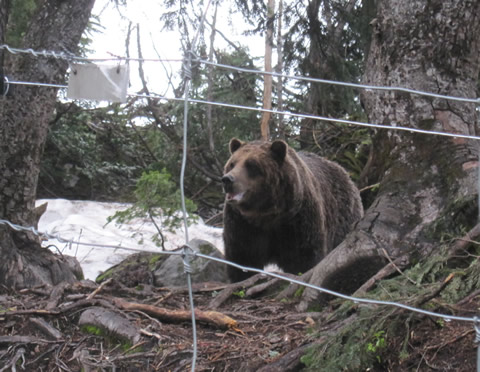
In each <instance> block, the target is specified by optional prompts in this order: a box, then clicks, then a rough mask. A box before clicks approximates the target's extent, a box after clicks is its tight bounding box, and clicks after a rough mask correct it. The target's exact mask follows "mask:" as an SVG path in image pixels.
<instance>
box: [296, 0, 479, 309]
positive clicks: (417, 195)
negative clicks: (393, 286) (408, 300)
mask: <svg viewBox="0 0 480 372" xmlns="http://www.w3.org/2000/svg"><path fill="white" fill-rule="evenodd" d="M478 14H480V2H479V1H468V2H467V1H462V0H448V1H444V0H434V1H428V2H426V1H421V0H415V1H400V0H385V1H380V2H378V9H377V16H376V18H375V19H374V20H372V22H371V25H372V44H371V47H370V51H369V55H368V59H367V62H366V68H365V74H364V79H363V81H364V83H366V84H371V85H385V86H401V87H407V88H411V89H416V90H422V91H428V92H433V93H439V94H443V95H451V96H458V97H469V98H474V97H477V96H478V92H477V82H478V77H479V66H480V58H479V57H480V55H479V52H480V17H478ZM362 102H363V104H364V107H365V110H366V112H367V114H368V119H369V121H370V122H372V123H378V124H384V125H391V126H403V127H411V128H420V129H428V130H433V131H442V132H450V133H459V134H469V135H477V134H478V133H479V128H478V121H477V112H476V106H475V104H473V103H463V102H457V101H447V100H444V99H439V98H431V97H424V96H420V95H415V94H409V93H401V92H383V91H372V90H369V91H364V92H363V93H362ZM479 146H480V142H478V141H476V142H475V141H472V140H466V139H460V138H452V137H441V136H435V135H426V134H414V133H410V132H401V131H394V130H388V131H387V130H383V129H379V130H378V131H377V133H376V134H375V136H374V138H373V144H372V149H373V157H372V161H371V163H370V168H369V169H368V175H369V182H370V183H371V184H373V183H377V182H378V183H379V185H380V186H379V189H378V193H377V195H376V198H375V200H374V202H373V203H372V205H371V206H370V207H369V208H368V209H367V210H366V213H365V217H364V218H363V220H362V221H361V222H360V223H359V224H358V225H357V227H356V229H355V231H354V232H352V233H351V234H350V235H349V236H348V237H347V239H346V240H345V241H344V242H343V243H342V244H341V245H339V246H338V247H337V248H336V249H335V250H334V251H333V252H332V253H331V254H330V255H329V256H327V257H326V258H325V259H324V260H323V261H322V262H321V263H320V264H319V265H317V267H316V268H315V269H314V271H313V274H312V277H311V283H313V284H315V285H320V286H327V287H331V288H333V289H339V290H345V291H349V292H352V291H354V290H355V289H357V288H358V287H359V286H360V285H361V284H362V282H364V281H365V280H366V279H367V278H369V277H370V276H372V275H373V274H375V273H376V272H377V271H378V270H379V269H380V268H382V267H383V266H384V265H385V264H386V263H388V261H387V260H386V258H385V257H386V255H387V254H388V256H389V257H390V259H392V260H395V259H396V258H399V257H403V258H404V263H408V262H410V261H411V259H412V258H413V257H415V258H419V257H425V256H427V255H428V254H429V253H430V252H431V251H432V250H435V249H436V247H438V245H439V244H440V240H441V238H442V237H445V236H446V237H453V236H459V235H460V234H461V233H462V231H463V230H464V229H465V228H469V227H471V226H473V225H474V224H475V223H476V219H477V205H476V204H477V203H476V200H477V186H476V185H477V175H478V148H479ZM333 283H335V284H333ZM316 298H317V292H316V291H313V290H310V289H307V290H305V292H304V297H303V302H302V304H301V305H300V307H301V308H305V307H306V306H307V305H308V304H309V303H310V302H311V301H312V300H314V299H316Z"/></svg>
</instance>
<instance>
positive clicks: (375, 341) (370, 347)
mask: <svg viewBox="0 0 480 372" xmlns="http://www.w3.org/2000/svg"><path fill="white" fill-rule="evenodd" d="M386 346H387V342H386V341H385V331H378V332H375V333H374V334H373V337H372V339H371V341H370V342H369V343H367V352H369V353H373V354H375V358H376V359H377V360H378V361H379V362H381V361H382V360H381V357H380V355H378V352H379V351H381V350H382V349H385V347H386Z"/></svg>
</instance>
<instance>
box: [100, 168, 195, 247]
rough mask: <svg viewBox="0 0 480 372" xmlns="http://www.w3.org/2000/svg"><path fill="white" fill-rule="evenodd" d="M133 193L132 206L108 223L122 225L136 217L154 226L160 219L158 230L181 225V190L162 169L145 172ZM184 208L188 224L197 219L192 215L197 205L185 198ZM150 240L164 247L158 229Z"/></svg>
mask: <svg viewBox="0 0 480 372" xmlns="http://www.w3.org/2000/svg"><path fill="white" fill-rule="evenodd" d="M134 194H135V202H134V203H133V205H132V206H131V207H129V208H127V209H125V210H123V211H119V212H116V213H115V214H114V215H113V216H111V217H109V218H108V223H110V222H111V221H115V222H116V223H118V224H123V223H128V222H130V221H132V220H134V219H138V218H140V219H144V218H149V219H150V220H151V221H152V222H154V223H156V220H157V219H159V220H160V221H161V227H162V228H165V229H168V230H170V231H173V230H175V229H176V228H179V227H180V226H181V223H182V222H183V218H182V215H181V213H180V212H179V210H180V209H181V208H182V205H181V194H180V190H179V189H178V187H177V185H176V184H175V183H174V182H172V180H171V175H170V174H169V173H168V172H167V171H166V170H165V169H163V170H162V171H150V172H144V173H143V174H142V176H141V177H140V179H139V180H138V181H137V186H136V190H135V193H134ZM185 207H186V211H187V213H188V218H187V219H188V221H189V222H194V221H195V220H196V218H197V217H196V216H195V215H194V214H193V213H194V212H195V211H196V205H195V204H194V203H193V202H192V201H191V200H189V199H185ZM153 241H154V242H155V244H156V245H157V246H162V245H163V243H164V237H163V234H162V233H161V230H158V233H157V234H155V235H154V237H153Z"/></svg>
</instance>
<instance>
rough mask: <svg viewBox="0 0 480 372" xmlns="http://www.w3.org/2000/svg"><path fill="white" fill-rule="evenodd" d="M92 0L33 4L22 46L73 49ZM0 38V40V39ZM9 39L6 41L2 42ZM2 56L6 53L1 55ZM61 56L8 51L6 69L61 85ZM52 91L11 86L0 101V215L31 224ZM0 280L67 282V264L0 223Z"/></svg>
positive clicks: (64, 65) (24, 78) (13, 285)
mask: <svg viewBox="0 0 480 372" xmlns="http://www.w3.org/2000/svg"><path fill="white" fill-rule="evenodd" d="M93 4H94V0H88V1H75V0H63V1H58V0H48V1H43V2H39V3H38V5H37V6H38V9H35V11H34V12H33V14H34V16H33V17H32V19H31V21H30V24H29V27H28V30H27V32H26V34H25V36H24V39H23V47H24V48H32V49H33V50H37V51H41V50H52V51H58V52H71V53H76V52H77V50H78V49H77V48H78V44H79V41H80V38H81V36H82V33H83V31H84V29H85V27H86V26H87V23H88V20H89V18H90V13H91V9H92V7H93ZM2 39H3V38H2ZM7 42H8V40H7ZM6 57H7V55H6ZM67 67H68V63H67V61H65V60H61V59H55V58H50V57H49V58H47V57H42V56H39V57H34V56H33V55H30V54H15V55H8V60H6V64H5V70H7V73H8V74H9V75H10V76H11V77H12V78H14V79H15V80H18V81H27V82H41V83H53V84H59V83H63V82H64V80H65V73H66V70H67ZM56 97H57V89H54V88H47V87H35V86H20V85H18V86H15V89H14V92H13V93H12V94H11V95H9V96H8V97H3V98H1V104H0V144H1V145H0V146H1V150H0V174H1V175H2V176H1V178H0V218H2V219H6V220H9V221H11V222H13V223H16V224H19V225H25V226H33V225H35V224H36V223H37V222H38V221H36V220H35V213H34V206H35V198H36V187H37V180H38V174H39V166H40V158H41V155H42V151H43V146H44V143H45V140H46V136H47V131H48V123H49V121H50V119H51V117H52V115H53V111H54V104H55V101H56ZM0 259H1V260H2V265H0V284H2V285H4V286H7V287H10V288H21V287H30V286H36V285H42V284H55V283H58V282H61V281H71V280H73V279H74V276H73V274H72V272H71V270H70V269H69V267H68V266H67V264H66V263H65V262H64V261H63V260H60V259H59V258H58V257H56V256H54V255H53V254H52V253H51V252H50V251H48V250H45V249H41V248H40V244H39V239H38V237H35V236H33V234H26V233H22V232H16V231H13V230H11V229H10V228H9V227H8V226H5V225H0Z"/></svg>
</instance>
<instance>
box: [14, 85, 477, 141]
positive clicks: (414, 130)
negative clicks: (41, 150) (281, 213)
mask: <svg viewBox="0 0 480 372" xmlns="http://www.w3.org/2000/svg"><path fill="white" fill-rule="evenodd" d="M9 84H12V85H27V86H41V87H51V88H57V89H67V88H68V86H67V85H60V84H48V83H34V82H25V81H9ZM128 96H130V97H137V98H146V99H161V100H167V101H181V102H183V101H184V98H182V97H167V96H164V95H160V94H156V93H151V94H150V95H147V94H134V93H131V94H128ZM189 102H192V103H198V104H206V105H212V106H220V107H228V108H234V109H242V110H249V111H256V112H269V113H272V114H276V115H285V116H291V117H297V118H302V119H312V120H320V121H327V122H332V123H340V124H348V125H356V126H361V127H368V128H377V129H390V130H399V131H404V132H411V133H421V134H431V135H437V136H444V137H453V138H464V139H472V140H480V137H479V136H473V135H469V134H460V133H448V132H441V131H432V130H426V129H418V128H409V127H402V126H391V125H385V124H374V123H365V122H362V121H355V120H347V119H337V118H330V117H326V116H319V115H311V114H300V113H294V112H290V111H278V110H274V109H264V108H260V107H252V106H243V105H236V104H232V103H225V102H216V101H206V100H201V99H194V98H189Z"/></svg>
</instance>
